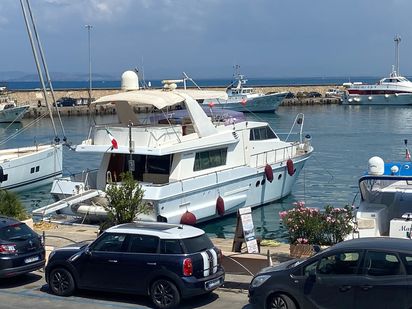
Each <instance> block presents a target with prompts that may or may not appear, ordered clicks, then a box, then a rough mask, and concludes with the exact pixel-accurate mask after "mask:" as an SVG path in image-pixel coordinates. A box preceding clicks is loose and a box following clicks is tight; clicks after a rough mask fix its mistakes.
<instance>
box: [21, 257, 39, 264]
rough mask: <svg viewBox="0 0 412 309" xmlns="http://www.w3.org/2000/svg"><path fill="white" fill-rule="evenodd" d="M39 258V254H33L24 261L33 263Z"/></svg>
mask: <svg viewBox="0 0 412 309" xmlns="http://www.w3.org/2000/svg"><path fill="white" fill-rule="evenodd" d="M38 260H39V257H38V256H32V257H29V258H27V259H25V260H24V263H26V264H27V263H33V262H36V261H38Z"/></svg>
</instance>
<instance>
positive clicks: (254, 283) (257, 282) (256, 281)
mask: <svg viewBox="0 0 412 309" xmlns="http://www.w3.org/2000/svg"><path fill="white" fill-rule="evenodd" d="M269 278H270V275H260V276H257V277H255V278H254V279H253V280H252V283H251V286H252V288H257V287H258V286H261V285H262V284H263V283H264V282H265V281H266V280H268V279H269Z"/></svg>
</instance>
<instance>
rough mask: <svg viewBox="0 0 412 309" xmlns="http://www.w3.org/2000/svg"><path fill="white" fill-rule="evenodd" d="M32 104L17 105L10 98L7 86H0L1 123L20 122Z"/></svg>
mask: <svg viewBox="0 0 412 309" xmlns="http://www.w3.org/2000/svg"><path fill="white" fill-rule="evenodd" d="M29 107H30V105H22V106H17V104H16V102H15V101H13V100H12V99H10V97H9V95H8V91H7V88H6V87H0V123H4V122H19V121H20V120H21V119H22V118H23V116H24V114H26V112H27V111H28V110H29Z"/></svg>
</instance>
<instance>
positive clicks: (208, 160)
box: [193, 148, 227, 171]
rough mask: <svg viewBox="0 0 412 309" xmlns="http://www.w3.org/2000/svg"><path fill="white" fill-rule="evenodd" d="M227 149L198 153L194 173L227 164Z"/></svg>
mask: <svg viewBox="0 0 412 309" xmlns="http://www.w3.org/2000/svg"><path fill="white" fill-rule="evenodd" d="M226 157H227V148H220V149H213V150H208V151H202V152H197V153H196V156H195V165H194V167H193V171H201V170H205V169H208V168H212V167H217V166H222V165H225V164H226Z"/></svg>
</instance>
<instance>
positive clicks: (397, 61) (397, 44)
mask: <svg viewBox="0 0 412 309" xmlns="http://www.w3.org/2000/svg"><path fill="white" fill-rule="evenodd" d="M393 40H394V42H395V61H396V73H397V75H400V74H401V73H400V72H399V43H400V42H401V37H400V36H399V34H396V35H395V38H394V39H393Z"/></svg>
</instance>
